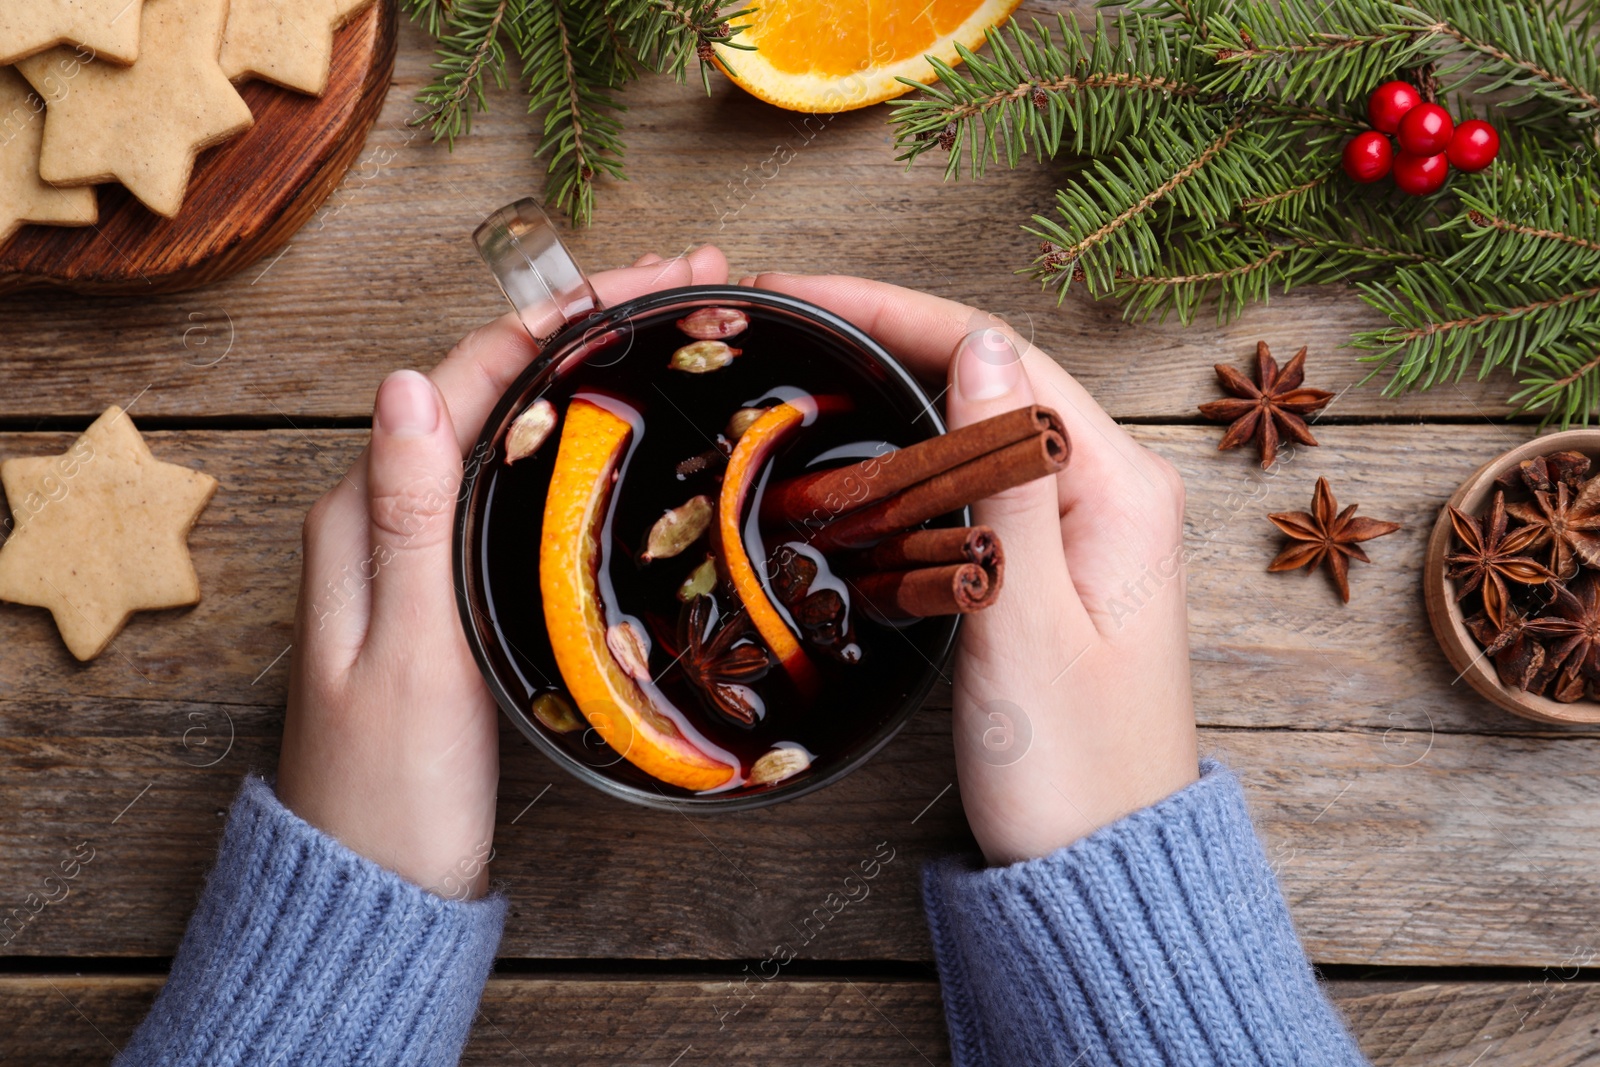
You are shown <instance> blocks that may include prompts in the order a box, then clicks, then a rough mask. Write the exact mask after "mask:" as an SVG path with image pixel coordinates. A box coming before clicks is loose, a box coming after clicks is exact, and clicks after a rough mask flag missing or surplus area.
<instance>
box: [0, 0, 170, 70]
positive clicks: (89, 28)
mask: <svg viewBox="0 0 1600 1067" xmlns="http://www.w3.org/2000/svg"><path fill="white" fill-rule="evenodd" d="M141 3H143V0H0V66H5V65H9V64H11V63H15V62H16V61H17V60H19V59H22V58H24V57H25V56H31V55H34V54H35V53H37V52H43V51H44V50H45V49H46V48H50V47H52V46H54V45H58V44H70V45H79V46H81V48H82V49H83V51H84V52H86V53H92V54H94V55H97V56H99V57H100V58H102V59H108V60H110V61H111V62H113V63H123V64H127V63H132V62H133V61H134V60H136V59H138V58H139V5H140V4H141ZM80 58H83V57H81V56H80Z"/></svg>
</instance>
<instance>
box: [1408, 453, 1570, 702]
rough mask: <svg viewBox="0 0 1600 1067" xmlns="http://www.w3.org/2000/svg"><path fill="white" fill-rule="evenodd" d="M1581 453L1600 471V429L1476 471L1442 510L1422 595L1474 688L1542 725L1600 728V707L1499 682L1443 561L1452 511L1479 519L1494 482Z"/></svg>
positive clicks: (1438, 633)
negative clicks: (1527, 464)
mask: <svg viewBox="0 0 1600 1067" xmlns="http://www.w3.org/2000/svg"><path fill="white" fill-rule="evenodd" d="M1563 451H1572V452H1582V453H1583V454H1584V455H1586V456H1588V457H1589V458H1591V459H1594V460H1596V461H1597V466H1600V429H1597V430H1569V431H1567V432H1566V433H1556V434H1550V435H1549V436H1546V437H1536V438H1534V439H1533V440H1532V441H1529V442H1527V443H1526V444H1523V445H1519V446H1518V447H1516V448H1513V449H1512V450H1511V451H1509V452H1505V453H1502V454H1501V455H1498V456H1496V457H1495V458H1494V459H1492V460H1490V461H1489V462H1488V463H1485V464H1484V465H1483V466H1481V467H1479V468H1478V469H1477V471H1475V472H1474V473H1473V475H1472V477H1470V478H1468V479H1467V480H1466V481H1465V482H1462V483H1461V487H1460V488H1459V489H1457V490H1456V491H1455V493H1454V494H1452V495H1451V497H1450V499H1449V501H1448V502H1447V506H1446V507H1443V508H1440V509H1439V519H1438V521H1437V522H1435V523H1434V524H1433V536H1432V537H1430V538H1429V539H1428V551H1427V554H1426V555H1425V556H1424V557H1423V563H1422V590H1423V594H1424V599H1425V600H1426V602H1427V605H1428V621H1429V622H1431V623H1432V624H1433V633H1434V636H1435V637H1437V638H1438V639H1439V647H1441V648H1442V649H1444V654H1445V658H1446V659H1448V660H1449V661H1450V665H1451V666H1452V667H1454V668H1455V669H1456V670H1457V671H1459V672H1460V674H1461V676H1462V677H1464V678H1465V679H1466V680H1467V682H1468V683H1470V684H1471V686H1472V688H1474V689H1476V690H1477V691H1478V692H1479V693H1480V694H1482V695H1483V696H1485V697H1487V698H1488V699H1489V700H1490V701H1492V702H1493V703H1495V704H1497V705H1498V706H1500V707H1502V708H1504V709H1506V710H1507V711H1509V712H1511V713H1512V714H1515V715H1521V716H1522V717H1523V718H1525V719H1534V720H1536V721H1538V722H1553V723H1569V724H1570V723H1600V703H1596V702H1595V701H1592V700H1587V699H1585V700H1580V701H1578V702H1576V703H1573V704H1562V703H1561V702H1559V701H1556V700H1551V699H1550V698H1549V697H1542V696H1535V695H1534V694H1532V693H1524V692H1523V691H1521V690H1520V689H1513V688H1511V687H1510V686H1508V685H1506V684H1505V683H1503V682H1501V681H1500V676H1499V674H1498V673H1496V671H1495V669H1494V663H1493V662H1492V661H1491V660H1490V659H1489V657H1488V656H1485V655H1484V654H1483V647H1482V646H1481V645H1479V644H1478V642H1477V641H1476V640H1475V639H1474V638H1473V636H1472V635H1471V634H1470V633H1468V632H1467V627H1466V624H1465V622H1464V621H1463V616H1462V612H1461V605H1460V604H1458V603H1456V594H1455V582H1453V581H1452V580H1450V579H1449V578H1446V577H1445V575H1444V567H1445V564H1444V558H1445V556H1446V555H1448V554H1449V553H1450V552H1451V551H1452V544H1451V542H1452V540H1453V538H1454V530H1453V528H1452V526H1451V524H1450V511H1449V508H1450V507H1451V506H1454V507H1457V508H1460V509H1461V510H1462V511H1464V512H1466V513H1467V514H1469V515H1479V514H1481V513H1482V512H1483V511H1484V509H1485V508H1487V507H1488V505H1489V501H1490V500H1491V499H1492V498H1493V496H1494V488H1495V486H1494V480H1495V479H1496V478H1498V477H1499V476H1500V475H1501V474H1503V473H1504V472H1506V471H1507V470H1510V469H1511V468H1513V467H1515V466H1516V465H1517V464H1519V463H1521V462H1522V461H1523V460H1527V459H1533V458H1534V457H1535V456H1547V455H1549V454H1550V453H1552V452H1563Z"/></svg>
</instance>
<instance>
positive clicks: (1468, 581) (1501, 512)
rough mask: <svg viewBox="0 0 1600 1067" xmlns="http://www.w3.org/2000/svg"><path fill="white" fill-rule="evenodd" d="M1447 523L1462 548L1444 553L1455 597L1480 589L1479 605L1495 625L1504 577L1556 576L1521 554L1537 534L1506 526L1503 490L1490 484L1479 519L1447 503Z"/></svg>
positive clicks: (1506, 598)
mask: <svg viewBox="0 0 1600 1067" xmlns="http://www.w3.org/2000/svg"><path fill="white" fill-rule="evenodd" d="M1450 524H1451V525H1452V526H1454V527H1455V531H1456V538H1457V539H1458V540H1459V541H1460V542H1461V547H1462V549H1463V551H1461V552H1456V553H1452V554H1451V555H1449V556H1446V557H1445V576H1446V577H1448V578H1450V579H1452V580H1453V581H1455V583H1456V599H1457V600H1464V599H1466V597H1467V596H1469V595H1470V594H1471V593H1472V592H1473V590H1475V589H1480V588H1481V589H1482V590H1483V611H1484V614H1486V615H1488V616H1489V620H1490V621H1491V622H1493V623H1494V624H1495V625H1496V626H1504V625H1505V622H1506V609H1507V608H1508V607H1509V606H1510V602H1511V593H1510V590H1509V589H1508V588H1507V586H1506V583H1507V582H1508V581H1509V582H1516V583H1517V584H1519V585H1544V584H1545V583H1547V582H1553V581H1555V579H1556V576H1555V575H1554V574H1552V573H1551V572H1550V571H1549V570H1548V569H1547V568H1546V567H1545V566H1544V565H1543V564H1541V563H1539V562H1538V561H1537V560H1533V559H1530V558H1529V557H1527V556H1525V555H1523V553H1524V552H1526V551H1527V549H1528V546H1529V545H1530V544H1532V543H1533V541H1534V539H1535V538H1536V537H1538V536H1539V531H1538V530H1537V529H1535V528H1534V527H1532V526H1524V527H1522V528H1521V529H1517V530H1512V531H1511V532H1510V533H1507V532H1506V494H1505V492H1504V491H1503V490H1498V489H1497V490H1495V494H1494V504H1493V505H1492V506H1491V507H1490V508H1489V512H1488V514H1486V515H1485V516H1484V517H1483V522H1482V523H1481V524H1480V523H1479V522H1478V520H1477V519H1474V518H1473V517H1472V516H1471V515H1468V514H1467V513H1466V512H1464V511H1462V510H1461V509H1460V508H1457V507H1454V506H1452V507H1451V508H1450Z"/></svg>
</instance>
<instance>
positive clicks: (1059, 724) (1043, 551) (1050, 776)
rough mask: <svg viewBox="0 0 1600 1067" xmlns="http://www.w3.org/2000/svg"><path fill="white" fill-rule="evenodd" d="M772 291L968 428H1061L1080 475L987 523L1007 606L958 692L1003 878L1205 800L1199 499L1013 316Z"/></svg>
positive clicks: (975, 618) (991, 618)
mask: <svg viewBox="0 0 1600 1067" xmlns="http://www.w3.org/2000/svg"><path fill="white" fill-rule="evenodd" d="M743 284H753V285H755V286H757V287H759V288H762V289H768V290H772V291H775V292H782V293H787V294H790V295H793V296H797V297H800V298H802V299H805V300H809V301H811V302H812V303H815V304H819V305H821V306H822V307H825V308H828V309H830V310H832V311H834V312H835V313H836V314H839V315H842V316H843V317H844V318H846V319H849V320H850V321H852V322H854V323H855V324H856V325H858V326H860V327H861V328H862V329H864V330H866V331H867V332H868V333H870V334H872V335H873V336H874V337H876V338H877V339H878V340H879V341H881V342H882V343H883V344H885V345H886V346H887V347H888V348H889V349H890V351H891V352H893V353H894V355H895V356H896V357H897V358H899V359H900V360H901V361H902V362H903V363H905V364H906V365H907V366H908V367H909V368H910V369H911V370H912V371H913V372H914V373H916V374H918V375H919V376H920V377H922V378H924V379H928V378H935V377H937V378H947V379H948V383H949V388H948V391H947V394H946V400H945V406H946V411H947V415H948V420H949V423H950V425H951V427H952V428H958V427H961V426H965V425H967V424H969V423H972V422H976V421H978V420H980V419H984V418H987V417H989V416H991V415H995V414H998V413H1000V412H1003V411H1008V410H1011V409H1013V408H1018V407H1023V406H1025V405H1029V404H1035V403H1037V404H1041V405H1044V406H1046V407H1050V408H1054V409H1055V410H1056V411H1058V412H1059V413H1060V415H1061V417H1062V420H1063V421H1064V422H1065V424H1066V427H1067V432H1068V434H1069V435H1070V437H1071V438H1072V457H1071V461H1070V462H1069V463H1068V465H1067V468H1066V469H1065V470H1064V471H1062V472H1061V473H1060V474H1059V475H1057V476H1056V477H1055V478H1053V479H1043V480H1040V481H1036V482H1033V483H1031V484H1029V485H1024V486H1020V487H1018V488H1016V489H1011V490H1008V491H1006V492H1004V493H999V494H996V495H995V496H992V497H990V498H989V499H987V500H984V501H981V502H980V503H978V504H976V505H974V507H973V515H974V519H975V521H977V522H979V523H984V524H986V525H989V526H992V527H993V528H994V529H995V531H996V532H997V533H998V534H999V535H1000V539H1001V541H1002V542H1003V543H1004V545H1005V550H1006V583H1005V591H1004V593H1002V595H1001V597H1000V599H999V601H998V602H997V603H996V604H995V605H994V606H993V607H991V608H989V609H988V610H986V611H982V612H979V613H977V614H975V615H972V616H969V617H968V618H967V620H966V623H965V625H964V627H963V630H962V641H961V650H960V653H959V656H958V658H957V661H956V669H955V677H954V699H955V745H956V765H957V772H958V774H959V776H960V780H961V796H962V803H963V804H964V806H965V808H966V812H967V821H968V822H969V823H970V824H971V827H972V832H973V835H974V836H975V837H976V838H977V841H978V844H979V846H980V847H981V848H982V849H983V853H984V856H985V858H986V859H987V860H988V861H989V863H991V864H996V865H999V864H1008V863H1014V862H1017V861H1019V860H1024V859H1031V858H1034V857H1037V856H1043V855H1045V854H1047V853H1049V852H1052V851H1054V850H1055V849H1058V848H1061V847H1063V846H1065V845H1068V844H1071V843H1072V842H1073V841H1076V840H1078V839H1079V838H1081V837H1084V836H1086V835H1088V834H1090V833H1093V832H1094V831H1095V830H1097V829H1099V828H1101V827H1103V826H1106V825H1108V824H1110V823H1112V822H1115V821H1116V820H1118V819H1120V818H1122V817H1123V816H1124V815H1128V814H1130V813H1132V812H1134V811H1137V810H1138V809H1140V808H1144V807H1147V806H1149V805H1151V804H1153V803H1155V802H1156V801H1158V800H1161V799H1162V798H1163V797H1166V796H1168V795H1169V794H1171V793H1174V792H1176V791H1178V790H1179V789H1182V788H1183V787H1184V786H1186V785H1188V784H1189V783H1191V782H1193V781H1194V780H1195V779H1196V778H1197V777H1198V774H1199V760H1198V755H1197V742H1196V736H1195V727H1194V705H1193V701H1192V698H1191V696H1190V689H1189V642H1188V618H1187V613H1186V607H1185V602H1184V579H1183V482H1182V480H1181V479H1180V478H1179V477H1178V474H1177V472H1176V471H1175V470H1174V469H1173V467H1172V465H1171V464H1169V463H1168V462H1167V461H1166V460H1164V459H1162V458H1161V457H1159V456H1157V455H1156V454H1154V453H1153V452H1151V451H1149V450H1148V449H1146V448H1144V447H1142V446H1140V445H1139V444H1138V443H1136V442H1135V441H1134V440H1133V439H1132V438H1131V437H1129V436H1128V435H1127V434H1126V433H1125V432H1123V430H1122V428H1121V427H1120V426H1118V425H1117V424H1116V423H1115V422H1113V421H1112V420H1111V418H1110V416H1108V415H1107V414H1106V413H1105V412H1104V411H1103V410H1101V408H1100V406H1099V405H1098V404H1096V403H1095V401H1094V399H1093V398H1092V397H1090V395H1089V394H1088V393H1087V392H1086V391H1085V390H1084V389H1083V387H1082V386H1081V385H1079V384H1078V383H1077V382H1076V381H1075V380H1074V379H1073V378H1072V376H1071V375H1069V374H1068V373H1067V372H1066V371H1065V370H1063V369H1062V368H1061V367H1060V366H1059V365H1058V364H1057V363H1056V362H1055V361H1054V360H1053V359H1051V358H1050V357H1049V356H1048V355H1046V354H1045V353H1044V352H1042V351H1040V350H1039V349H1037V348H1035V347H1033V346H1032V345H1031V344H1028V343H1027V342H1025V341H1022V340H1021V339H1019V338H1018V337H1017V336H1016V334H1015V332H1014V331H1012V330H1011V329H1010V328H1009V327H1007V326H1006V325H1005V324H1004V323H1003V322H1001V321H1000V320H999V319H998V318H996V317H994V316H990V315H987V314H985V313H983V312H981V311H978V310H976V309H974V308H970V307H967V306H965V305H963V304H957V303H955V302H953V301H949V300H943V299H940V298H938V297H934V296H930V295H928V294H926V293H919V292H914V291H912V290H909V289H902V288H899V287H897V286H893V285H886V284H883V283H880V282H871V281H864V280H862V279H859V278H848V277H804V276H793V275H785V274H762V275H760V276H758V277H756V278H754V279H745V281H744V283H743Z"/></svg>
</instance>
